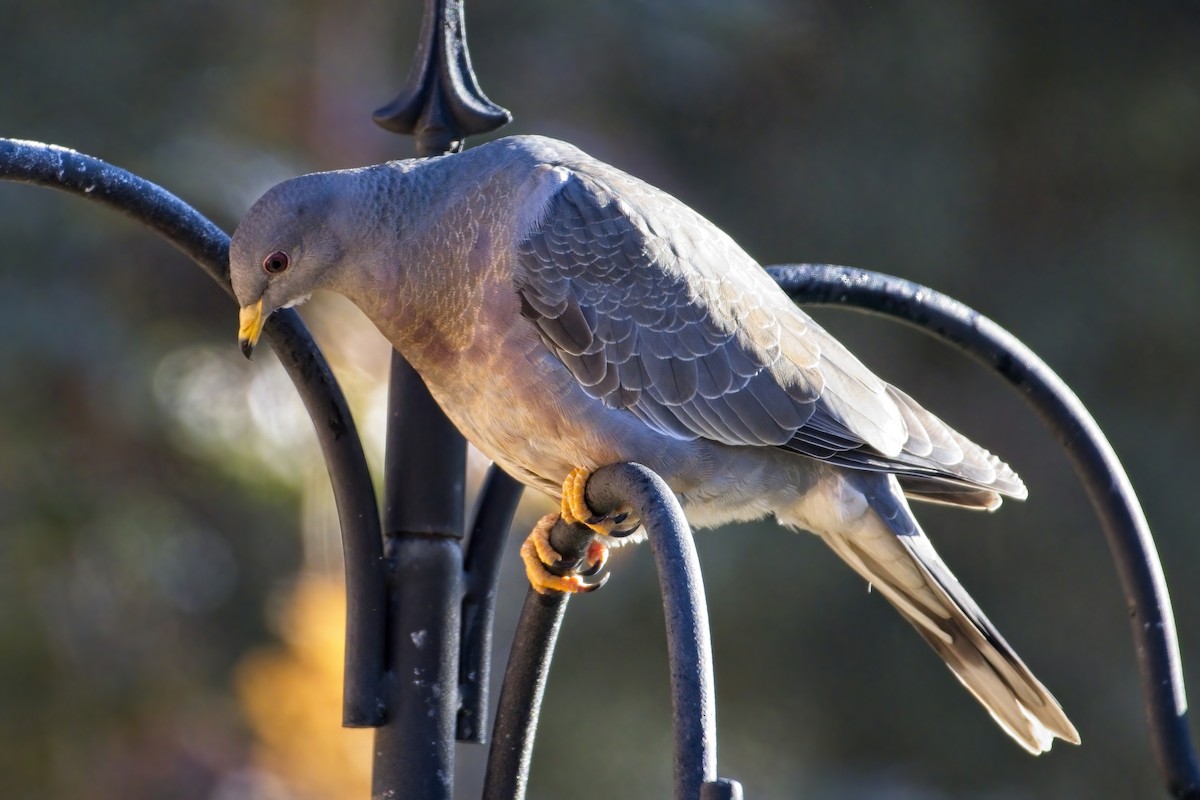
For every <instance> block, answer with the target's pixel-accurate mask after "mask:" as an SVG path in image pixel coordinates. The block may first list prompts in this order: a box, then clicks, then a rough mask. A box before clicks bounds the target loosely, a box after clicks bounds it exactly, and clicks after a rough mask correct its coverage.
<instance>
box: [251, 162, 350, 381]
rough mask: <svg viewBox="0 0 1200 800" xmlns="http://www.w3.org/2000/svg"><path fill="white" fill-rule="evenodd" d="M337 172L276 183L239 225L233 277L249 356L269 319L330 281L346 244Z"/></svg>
mask: <svg viewBox="0 0 1200 800" xmlns="http://www.w3.org/2000/svg"><path fill="white" fill-rule="evenodd" d="M338 183H339V181H338V179H337V176H336V175H331V174H328V173H318V174H313V175H304V176H301V177H299V178H293V179H292V180H289V181H285V182H284V183H281V184H279V185H278V186H275V187H274V188H272V189H271V190H270V191H268V192H267V193H266V194H265V195H263V196H262V198H260V199H259V200H258V202H256V203H255V204H254V206H253V207H251V209H250V211H249V212H247V214H246V217H245V218H244V219H243V220H242V222H241V224H240V225H238V228H237V230H236V231H235V232H234V234H233V239H232V241H231V242H230V245H229V278H230V280H231V281H232V283H233V292H234V295H235V296H236V297H237V301H238V304H239V305H240V306H241V313H240V315H239V316H240V319H239V326H238V342H239V344H240V345H241V348H242V353H243V354H244V355H245V356H246V357H247V358H249V357H250V355H251V353H252V352H253V350H254V345H255V344H256V343H257V342H258V337H259V335H260V334H261V333H262V329H263V325H264V324H265V323H266V321H267V318H268V317H269V316H270V315H271V314H272V313H273V312H274V311H276V310H277V309H280V308H287V307H289V306H293V305H296V304H297V303H301V302H303V301H304V300H306V299H308V297H309V295H311V294H312V293H313V291H314V290H316V289H321V288H324V287H326V286H327V285H328V284H329V281H330V278H331V275H332V273H333V272H334V271H335V268H336V267H337V265H338V264H339V263H340V262H341V260H342V257H343V255H344V252H345V248H344V247H343V246H342V243H341V242H340V241H339V237H338V236H337V235H336V227H337V226H336V225H335V224H333V223H334V219H335V217H336V206H337V199H338V191H337V189H338Z"/></svg>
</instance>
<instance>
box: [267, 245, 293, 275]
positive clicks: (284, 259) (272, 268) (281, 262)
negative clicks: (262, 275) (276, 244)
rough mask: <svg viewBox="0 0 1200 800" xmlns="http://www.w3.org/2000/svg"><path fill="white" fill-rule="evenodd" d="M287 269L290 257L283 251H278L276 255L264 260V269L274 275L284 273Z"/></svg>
mask: <svg viewBox="0 0 1200 800" xmlns="http://www.w3.org/2000/svg"><path fill="white" fill-rule="evenodd" d="M287 268H288V256H287V253H285V252H283V251H282V250H276V251H275V252H274V253H271V255H269V256H267V257H266V258H264V259H263V269H265V270H266V271H267V272H269V273H271V274H272V275H275V274H278V273H280V272H283V271H284V270H285V269H287Z"/></svg>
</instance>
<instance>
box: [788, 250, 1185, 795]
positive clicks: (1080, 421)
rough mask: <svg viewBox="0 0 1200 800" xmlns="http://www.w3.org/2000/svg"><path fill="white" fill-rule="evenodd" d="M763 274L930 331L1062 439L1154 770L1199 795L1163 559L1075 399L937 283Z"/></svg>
mask: <svg viewBox="0 0 1200 800" xmlns="http://www.w3.org/2000/svg"><path fill="white" fill-rule="evenodd" d="M767 272H768V273H770V275H771V277H772V278H774V279H775V281H776V282H777V283H778V284H779V285H780V286H781V287H782V288H783V289H784V291H786V292H788V294H790V295H791V296H792V298H793V299H794V300H796V301H797V302H800V303H809V304H817V305H841V306H848V307H851V308H854V309H856V310H863V311H871V312H875V313H878V314H883V315H885V316H888V317H892V318H895V319H899V320H901V321H903V322H907V323H910V324H912V325H914V326H915V327H917V328H920V329H922V330H924V331H926V332H927V333H932V334H935V335H936V336H937V337H938V338H940V339H943V340H945V341H947V342H949V343H950V344H953V345H955V346H956V347H958V348H959V349H961V350H963V351H964V352H966V353H968V354H969V355H971V356H973V357H975V358H977V359H979V360H980V361H982V362H983V363H985V364H987V365H988V366H990V367H991V368H992V369H993V370H994V371H996V372H997V373H999V374H1000V375H1001V376H1003V377H1004V379H1005V380H1007V381H1008V382H1009V383H1011V384H1012V385H1013V386H1015V387H1016V388H1017V389H1019V390H1020V393H1021V396H1022V397H1024V398H1025V399H1026V400H1027V401H1028V402H1029V403H1030V405H1032V406H1033V407H1034V409H1035V410H1036V411H1037V412H1038V414H1039V415H1040V416H1041V417H1042V419H1043V420H1044V421H1045V423H1046V425H1047V426H1048V427H1049V428H1050V429H1051V431H1053V432H1054V434H1055V435H1056V438H1057V439H1058V440H1059V442H1061V443H1062V445H1063V448H1064V449H1065V450H1066V452H1067V455H1068V456H1070V458H1071V463H1072V464H1073V465H1074V467H1075V472H1076V474H1078V475H1079V478H1080V480H1081V481H1082V482H1083V484H1084V487H1085V488H1086V489H1087V492H1088V496H1089V498H1091V501H1092V506H1093V508H1095V510H1096V514H1097V516H1099V517H1100V522H1101V525H1102V526H1103V528H1104V533H1105V536H1106V538H1107V540H1108V547H1109V550H1110V551H1111V552H1112V555H1113V560H1114V561H1115V562H1116V565H1117V573H1118V575H1119V576H1120V579H1121V586H1122V588H1123V589H1124V592H1125V602H1126V605H1127V606H1128V608H1129V621H1130V625H1131V627H1132V629H1133V639H1134V643H1135V646H1136V649H1137V657H1138V668H1139V671H1140V672H1141V676H1142V693H1143V696H1144V701H1145V705H1146V716H1147V718H1148V722H1149V725H1150V735H1151V739H1152V741H1153V745H1154V754H1155V758H1156V760H1157V761H1158V767H1159V771H1160V772H1161V773H1162V775H1163V779H1164V780H1165V782H1166V784H1167V787H1168V789H1169V790H1170V791H1171V793H1172V794H1173V795H1174V796H1176V797H1200V767H1198V766H1197V760H1196V750H1195V746H1194V745H1193V743H1192V734H1191V729H1190V728H1189V727H1188V720H1187V698H1186V697H1185V696H1184V685H1183V668H1182V666H1181V663H1180V656H1179V642H1178V639H1177V637H1176V633H1175V617H1174V615H1173V614H1172V612H1171V599H1170V596H1169V595H1168V593H1167V583H1166V579H1165V578H1164V576H1163V571H1162V564H1161V563H1160V562H1159V558H1158V551H1157V549H1156V548H1155V546H1154V538H1153V536H1151V534H1150V526H1149V525H1148V524H1147V523H1146V518H1145V515H1144V514H1143V513H1142V507H1141V505H1140V504H1139V503H1138V499H1137V495H1135V494H1134V491H1133V487H1132V486H1131V485H1130V483H1129V478H1128V477H1127V476H1126V474H1125V469H1124V468H1123V467H1122V466H1121V462H1120V461H1119V460H1118V459H1117V456H1116V454H1115V453H1114V452H1113V449H1112V447H1111V446H1110V445H1109V443H1108V440H1107V439H1106V438H1105V437H1104V434H1103V432H1101V430H1100V427H1099V426H1098V425H1097V424H1096V422H1095V420H1093V419H1092V417H1091V415H1090V414H1089V413H1088V411H1087V409H1086V408H1084V406H1083V403H1081V402H1080V401H1079V398H1078V397H1076V396H1075V394H1074V393H1073V392H1072V391H1071V390H1070V388H1069V387H1068V386H1067V385H1066V384H1065V383H1063V381H1062V379H1061V378H1059V377H1058V376H1057V375H1055V374H1054V372H1053V371H1052V370H1051V369H1050V368H1049V367H1048V366H1046V364H1045V363H1044V362H1043V361H1042V360H1041V359H1040V358H1038V357H1037V356H1036V355H1035V354H1034V353H1033V351H1031V350H1030V349H1029V348H1028V347H1026V346H1025V345H1023V344H1022V343H1021V342H1020V341H1019V340H1017V338H1016V337H1014V336H1013V335H1012V334H1010V333H1009V332H1008V331H1006V330H1004V329H1003V328H1001V327H1000V326H999V325H997V324H996V323H994V322H992V321H991V320H990V319H988V318H987V317H985V316H983V315H982V314H980V313H979V312H977V311H974V310H972V309H971V308H968V307H967V306H965V305H963V304H962V303H960V302H958V301H957V300H954V299H953V298H951V297H948V296H946V295H944V294H941V293H940V292H936V291H934V290H933V289H930V288H928V287H925V286H920V285H918V284H915V283H911V282H909V281H906V280H902V279H900V278H895V277H892V276H890V275H882V274H880V273H877V272H869V271H867V270H862V269H855V268H853V267H839V266H833V265H828V264H793V265H781V266H773V267H768V268H767Z"/></svg>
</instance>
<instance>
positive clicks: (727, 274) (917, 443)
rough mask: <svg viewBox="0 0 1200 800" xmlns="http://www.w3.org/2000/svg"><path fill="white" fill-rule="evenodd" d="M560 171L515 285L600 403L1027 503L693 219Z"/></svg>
mask: <svg viewBox="0 0 1200 800" xmlns="http://www.w3.org/2000/svg"><path fill="white" fill-rule="evenodd" d="M568 162H569V163H568ZM559 167H560V168H562V167H566V168H567V171H568V177H567V178H566V180H565V181H564V182H563V183H562V185H561V186H560V188H559V190H558V191H557V192H556V193H555V194H554V195H553V196H552V197H551V198H550V200H549V201H548V203H547V205H546V207H545V209H544V211H543V213H542V215H541V217H540V218H539V219H538V220H537V221H536V222H535V223H534V224H533V227H532V228H531V229H530V231H529V232H528V233H527V234H525V235H524V237H523V238H522V239H521V240H520V242H519V243H518V247H517V263H518V269H517V274H516V289H517V292H518V293H519V295H520V298H521V309H522V313H523V314H524V316H525V317H526V318H527V319H529V320H530V322H532V323H533V324H534V325H536V326H537V329H538V331H539V332H540V334H541V336H542V339H543V341H544V342H545V344H546V346H547V347H548V348H549V349H550V350H551V351H553V352H554V353H555V354H557V356H558V357H559V359H560V360H561V361H562V362H563V364H564V365H565V366H566V367H567V369H569V370H570V371H571V373H572V374H574V376H575V378H576V379H577V380H578V381H579V384H580V386H581V387H582V388H583V390H584V391H585V392H587V393H588V394H589V395H591V396H592V397H594V398H596V399H598V400H602V401H603V402H604V403H605V404H606V405H608V406H610V407H616V408H625V409H627V410H628V411H629V412H631V413H632V414H634V415H635V416H637V417H638V418H639V419H640V420H642V421H643V422H644V423H645V424H646V425H648V426H650V427H651V428H653V429H654V430H656V431H658V432H660V433H662V434H664V435H667V436H671V437H674V438H677V439H685V440H686V439H696V438H705V439H710V440H713V441H716V442H721V443H723V444H728V445H742V446H745V445H753V446H779V447H784V448H786V449H789V450H793V451H796V452H798V453H802V454H804V455H808V456H811V457H814V458H819V459H823V460H826V461H829V462H830V463H833V464H837V465H839V466H846V467H851V468H855V469H866V470H872V471H884V472H895V473H897V474H899V475H901V476H902V477H904V476H907V478H908V481H907V483H906V484H905V485H906V489H908V490H909V491H910V492H911V493H912V494H913V495H914V496H918V497H920V496H923V495H928V496H929V497H928V499H933V500H939V499H940V500H942V501H946V499H947V498H950V499H953V498H955V497H959V496H961V497H963V498H970V500H971V503H972V504H974V505H986V504H988V503H990V502H991V501H992V494H991V493H993V492H1001V493H1005V494H1014V495H1017V496H1023V495H1024V486H1023V485H1022V484H1021V483H1020V479H1019V478H1017V477H1016V475H1015V474H1014V473H1013V472H1012V471H1011V470H1010V469H1009V468H1008V467H1007V466H1006V465H1004V464H1003V463H1002V462H1000V461H999V460H998V459H996V458H995V457H994V456H992V455H991V454H990V453H987V451H985V450H983V449H982V448H979V447H978V446H977V445H974V444H972V443H971V442H970V441H968V440H967V439H966V438H965V437H963V436H961V435H960V434H958V433H956V432H955V431H953V430H952V429H951V428H949V427H948V426H947V425H946V424H945V423H943V422H941V420H939V419H937V418H936V417H934V416H933V415H932V414H930V413H929V412H927V411H925V410H924V409H922V408H921V407H920V406H919V405H917V404H916V403H915V402H914V401H913V400H912V399H911V398H909V397H908V396H907V395H905V394H904V393H902V392H900V391H899V390H898V389H895V388H894V387H892V386H889V385H888V384H886V383H884V382H883V381H882V380H880V379H879V378H877V377H876V376H875V375H874V374H872V373H871V372H870V371H869V370H868V369H867V368H866V367H865V366H863V365H862V364H861V363H860V362H859V361H858V360H857V359H856V358H855V357H854V356H853V355H851V354H850V353H849V352H848V351H847V350H846V349H845V348H844V347H842V346H841V345H840V344H839V343H838V342H837V341H836V340H835V339H833V337H831V336H830V335H829V334H827V333H826V332H825V331H824V330H823V329H821V328H820V326H818V325H817V324H816V323H815V322H813V321H812V320H811V319H810V318H809V317H808V316H807V315H805V314H804V313H803V312H802V311H800V310H799V309H798V308H796V307H795V306H794V305H793V304H792V302H791V301H790V300H789V299H788V298H787V296H786V295H785V294H784V293H783V292H782V291H780V290H779V289H778V288H777V287H776V286H775V284H774V282H773V281H772V280H771V279H770V277H769V276H768V275H767V274H766V273H765V272H764V271H763V270H762V268H761V267H759V266H758V264H757V263H755V262H754V261H753V259H751V258H750V257H749V256H748V255H746V254H745V253H744V252H743V251H742V250H741V249H740V248H738V246H737V245H736V244H734V243H733V241H732V240H731V239H729V237H728V236H726V235H725V234H724V233H722V232H721V231H720V230H719V229H717V228H716V227H715V226H713V225H712V224H711V223H709V222H707V221H706V220H704V219H703V218H702V217H700V216H699V215H698V214H696V213H695V212H694V211H692V210H691V209H689V208H687V207H686V206H684V205H683V204H681V203H679V202H678V201H677V200H674V199H673V198H671V197H670V196H668V195H666V194H664V193H662V192H659V191H658V190H656V189H653V188H652V187H650V186H648V185H646V184H644V183H642V182H641V181H638V180H637V179H635V178H632V177H630V176H628V175H625V174H624V173H622V172H619V171H617V170H615V169H613V168H611V167H607V166H606V165H603V164H601V163H599V162H596V161H593V160H591V159H588V158H587V157H585V156H574V157H570V158H564V162H563V164H560V165H559ZM946 485H960V486H967V487H971V488H973V491H966V492H955V491H946V490H944V487H945V486H946ZM996 500H997V501H998V498H996Z"/></svg>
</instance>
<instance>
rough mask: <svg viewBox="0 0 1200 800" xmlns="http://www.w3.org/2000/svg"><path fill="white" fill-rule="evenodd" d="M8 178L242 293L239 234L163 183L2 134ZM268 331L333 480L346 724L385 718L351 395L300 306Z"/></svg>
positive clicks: (368, 489)
mask: <svg viewBox="0 0 1200 800" xmlns="http://www.w3.org/2000/svg"><path fill="white" fill-rule="evenodd" d="M0 180H12V181H20V182H22V183H30V184H35V185H38V186H45V187H48V188H51V189H59V190H61V191H64V192H69V193H71V194H74V195H77V196H79V197H83V198H86V199H88V200H91V201H93V202H97V203H100V204H101V205H104V206H108V207H109V208H112V209H114V210H116V211H119V212H121V213H122V214H125V215H126V216H128V217H131V218H132V219H134V220H136V221H137V222H140V223H141V224H143V225H145V226H146V227H148V228H150V229H151V230H153V231H155V232H156V233H158V234H159V235H160V236H162V237H163V238H164V239H166V240H167V241H168V242H170V243H171V244H172V245H174V246H175V247H177V248H178V249H179V250H181V251H182V252H183V253H184V254H185V255H187V256H189V257H190V258H191V259H192V260H193V261H195V262H196V263H197V264H198V265H200V267H201V268H202V269H203V270H204V271H205V272H206V273H207V274H208V276H209V277H210V278H212V279H213V280H214V281H216V283H217V284H218V285H219V286H220V287H221V288H222V289H223V290H224V291H225V293H226V294H228V295H230V296H232V295H233V292H232V290H231V289H230V286H229V237H228V236H227V235H225V233H224V232H223V231H222V230H221V229H220V228H218V227H217V226H216V225H214V224H213V223H212V222H210V221H209V220H208V219H207V218H205V217H204V216H203V215H201V214H200V213H199V212H198V211H196V210H195V209H193V208H192V207H191V206H189V205H187V204H186V203H184V202H183V201H182V200H180V199H179V198H178V197H176V196H175V195H173V194H171V193H170V192H168V191H167V190H165V189H163V188H162V187H161V186H158V185H156V184H154V183H151V182H150V181H147V180H144V179H142V178H139V177H138V176H136V175H134V174H133V173H130V172H127V171H126V170H123V169H121V168H119V167H115V166H113V165H112V164H109V163H108V162H106V161H101V160H100V159H98V158H93V157H91V156H86V155H83V154H82V153H78V152H76V151H74V150H68V149H67V148H65V147H57V146H54V145H47V144H42V143H39V142H23V141H18V140H14V139H0ZM232 320H233V317H232V316H231V317H230V330H232ZM264 336H265V337H266V339H267V341H268V342H269V343H270V344H271V348H272V349H273V350H274V351H275V353H276V354H277V355H278V356H279V360H280V362H281V363H282V364H283V367H284V369H285V370H287V373H288V375H289V377H291V379H292V382H293V383H294V384H295V386H296V390H297V391H298V392H299V394H300V398H301V400H302V401H303V402H304V407H305V409H306V410H307V411H308V415H309V417H310V418H311V419H312V420H313V426H314V428H315V429H316V434H317V441H318V442H319V444H320V446H321V452H322V454H323V455H324V457H325V465H326V467H327V468H328V470H329V477H330V480H331V481H332V483H333V493H334V500H335V502H336V503H337V509H338V519H339V521H340V523H341V529H342V547H343V550H344V552H345V554H346V587H347V589H346V591H347V596H346V625H347V630H346V643H347V647H346V667H345V684H344V694H343V706H342V719H343V723H344V724H345V725H348V726H361V725H376V724H378V723H379V722H380V720H381V706H380V698H379V694H378V693H379V683H380V676H381V675H382V671H383V641H382V637H380V636H378V635H377V634H376V632H375V629H374V620H376V619H378V618H379V616H380V615H381V614H382V611H383V607H384V603H385V600H386V595H385V591H384V583H383V571H382V569H381V568H380V565H381V562H382V558H383V550H382V547H381V544H380V535H379V513H378V511H377V510H376V505H375V490H374V488H373V487H372V484H371V478H370V474H369V472H368V471H367V461H366V458H365V457H364V456H363V450H362V444H361V443H360V442H359V438H358V434H357V433H356V432H355V428H354V420H353V419H352V418H351V416H350V410H349V407H348V406H347V405H346V398H345V396H344V395H343V394H342V391H341V389H340V387H339V386H338V384H337V381H336V380H335V379H334V377H333V373H332V372H331V371H330V369H329V365H328V364H327V363H326V361H325V358H324V356H322V355H321V351H320V350H318V349H317V346H316V344H315V343H314V342H313V340H312V337H311V336H309V334H308V331H307V330H306V329H305V327H304V323H302V322H301V321H300V317H299V315H298V314H296V312H295V311H293V310H290V309H286V310H281V311H279V312H276V313H275V314H272V315H271V318H270V320H269V321H268V322H267V326H266V329H265V330H264ZM230 347H231V348H232V347H233V345H232V337H231V339H230Z"/></svg>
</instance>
